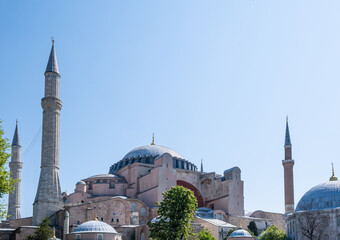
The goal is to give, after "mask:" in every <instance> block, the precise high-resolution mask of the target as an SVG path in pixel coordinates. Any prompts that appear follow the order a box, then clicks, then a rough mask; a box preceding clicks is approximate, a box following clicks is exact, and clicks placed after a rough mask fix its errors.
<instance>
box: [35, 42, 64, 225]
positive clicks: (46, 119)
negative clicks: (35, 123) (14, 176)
mask: <svg viewBox="0 0 340 240" xmlns="http://www.w3.org/2000/svg"><path fill="white" fill-rule="evenodd" d="M59 79H60V74H59V69H58V63H57V57H56V54H55V49H54V40H52V49H51V53H50V58H49V60H48V64H47V67H46V71H45V97H44V98H43V99H41V106H42V108H43V126H42V146H41V167H40V178H39V185H38V189H37V194H36V196H35V200H34V203H33V225H38V224H40V222H41V220H42V219H43V218H44V217H49V216H51V215H52V214H53V213H55V212H56V211H58V210H60V209H62V207H63V204H62V197H61V191H60V183H59V119H60V110H61V101H60V99H59Z"/></svg>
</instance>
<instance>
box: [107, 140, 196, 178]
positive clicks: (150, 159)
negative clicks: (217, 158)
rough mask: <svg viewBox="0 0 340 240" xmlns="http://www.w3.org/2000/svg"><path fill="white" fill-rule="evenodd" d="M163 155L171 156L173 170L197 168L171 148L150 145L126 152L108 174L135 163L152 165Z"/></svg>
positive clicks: (192, 169)
mask: <svg viewBox="0 0 340 240" xmlns="http://www.w3.org/2000/svg"><path fill="white" fill-rule="evenodd" d="M164 153H168V154H170V155H171V156H172V161H173V164H172V166H173V168H180V169H186V170H190V171H197V167H196V166H195V164H193V163H191V162H189V161H187V160H185V159H184V158H183V157H182V156H181V155H180V154H179V153H177V152H176V151H174V150H172V149H171V148H167V147H163V146H159V145H156V144H154V143H153V144H151V145H146V146H142V147H138V148H135V149H133V150H131V151H130V152H128V153H127V154H126V155H125V156H124V158H123V159H122V160H120V161H118V162H116V163H115V164H113V165H111V167H110V170H109V173H110V174H117V172H118V171H119V170H120V169H122V168H124V167H125V166H128V165H130V164H133V163H135V162H139V163H144V164H152V165H153V164H154V163H155V160H156V159H157V158H159V157H160V156H162V155H163V154H164ZM118 175H119V174H118Z"/></svg>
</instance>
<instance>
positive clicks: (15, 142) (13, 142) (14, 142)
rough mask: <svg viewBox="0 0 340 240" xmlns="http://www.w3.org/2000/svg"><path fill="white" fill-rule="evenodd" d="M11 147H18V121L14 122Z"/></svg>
mask: <svg viewBox="0 0 340 240" xmlns="http://www.w3.org/2000/svg"><path fill="white" fill-rule="evenodd" d="M12 146H20V137H19V130H18V121H17V122H16V125H15V131H14V136H13V141H12Z"/></svg>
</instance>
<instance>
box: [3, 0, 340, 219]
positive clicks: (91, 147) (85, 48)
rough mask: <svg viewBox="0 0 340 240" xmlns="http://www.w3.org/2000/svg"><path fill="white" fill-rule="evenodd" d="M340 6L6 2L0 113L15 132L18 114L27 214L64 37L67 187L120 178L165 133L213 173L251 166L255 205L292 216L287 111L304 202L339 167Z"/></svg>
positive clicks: (247, 183) (245, 171)
mask: <svg viewBox="0 0 340 240" xmlns="http://www.w3.org/2000/svg"><path fill="white" fill-rule="evenodd" d="M339 9H340V2H339V1H313V0H308V1H296V0H295V1H293V0H292V1H272V0H270V1H269V0H268V1H258V0H251V1H250V0H249V1H248V0H242V1H240V0H235V1H231V0H228V1H227V0H224V1H198V0H195V1H189V0H188V1H100V2H98V1H95V2H94V1H57V2H56V1H21V2H18V1H1V2H0V30H1V37H0V53H1V54H0V73H1V78H0V79H1V90H2V91H1V94H0V118H1V119H2V121H3V123H2V125H3V128H4V130H5V132H6V133H5V135H6V137H7V138H9V139H10V140H12V137H13V132H14V128H15V120H16V119H18V120H19V131H20V137H21V144H22V151H23V154H24V155H23V159H22V161H23V163H24V165H23V170H22V193H21V194H22V198H21V200H22V216H23V217H26V216H30V215H31V214H32V204H33V201H34V197H35V191H36V188H37V183H38V178H39V173H40V160H41V159H40V152H41V130H40V126H41V122H42V109H41V106H40V101H41V98H42V97H43V94H44V70H45V67H46V64H47V60H48V55H49V52H50V48H51V37H52V36H53V37H54V38H55V42H56V43H55V46H56V52H57V57H58V63H59V69H60V73H61V79H60V98H61V100H62V102H63V108H62V111H61V126H60V134H61V135H60V136H61V138H60V182H61V186H62V190H63V191H65V190H67V191H69V192H72V191H73V190H74V188H75V183H76V182H77V181H78V180H80V179H84V178H86V177H88V176H91V175H95V174H99V173H107V172H108V171H109V167H110V166H111V165H112V164H113V163H115V162H116V161H118V160H120V159H122V158H123V157H124V155H125V154H126V153H127V152H129V151H130V150H131V149H133V148H135V147H139V146H142V145H146V144H150V143H151V137H152V133H153V132H154V133H155V138H156V139H155V140H156V143H157V144H159V145H164V146H167V147H170V148H172V149H174V150H176V151H177V152H179V153H180V154H181V155H182V156H184V157H185V158H186V159H188V160H190V161H192V162H194V163H195V164H196V165H199V164H200V159H201V158H203V161H204V168H205V170H206V171H215V172H216V173H219V174H222V173H223V171H224V170H225V169H228V168H231V167H233V166H239V167H240V168H241V171H242V178H243V180H244V196H245V209H246V210H258V209H261V210H265V211H274V212H283V211H284V196H283V167H282V165H281V160H282V159H283V143H284V131H285V117H286V115H289V119H290V129H291V138H292V144H293V158H294V159H295V167H294V174H295V175H294V178H295V179H294V180H295V202H296V203H297V202H298V200H299V199H300V197H301V196H302V195H303V194H304V192H306V191H307V190H309V189H310V188H311V187H312V186H314V185H316V184H318V183H321V182H325V181H327V180H328V179H329V177H330V175H331V163H332V162H334V165H335V170H336V173H339V174H338V175H340V164H339V149H340V148H339V145H340V125H339V122H340V110H339V101H340V94H339V89H340V84H339V79H340V68H339V67H338V65H339V59H340V34H339V33H340V30H339V26H340V15H339V14H338V13H339ZM35 136H37V137H36V138H35ZM34 139H35V141H33V140H34ZM31 143H32V144H31ZM30 144H31V145H30ZM29 146H30V147H29ZM28 147H29V148H28ZM27 149H28V150H27Z"/></svg>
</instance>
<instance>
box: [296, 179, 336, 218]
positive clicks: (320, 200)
mask: <svg viewBox="0 0 340 240" xmlns="http://www.w3.org/2000/svg"><path fill="white" fill-rule="evenodd" d="M337 207H340V182H339V181H329V182H325V183H322V184H319V185H317V186H315V187H313V188H312V189H310V190H309V191H308V192H306V193H305V195H303V196H302V198H301V200H300V201H299V203H298V205H297V207H296V210H295V211H306V210H307V211H310V210H321V209H331V208H337Z"/></svg>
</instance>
